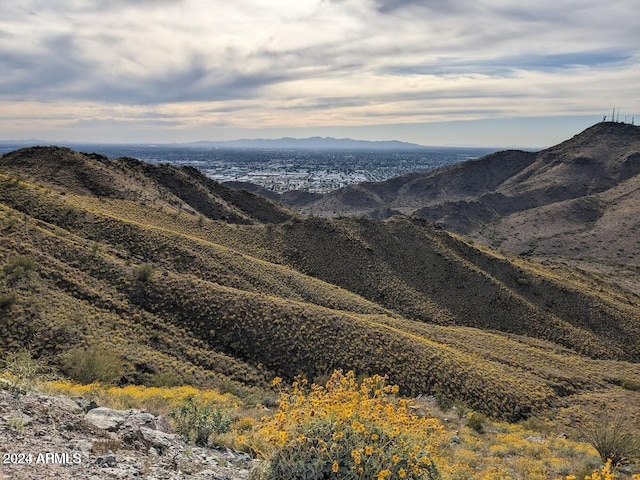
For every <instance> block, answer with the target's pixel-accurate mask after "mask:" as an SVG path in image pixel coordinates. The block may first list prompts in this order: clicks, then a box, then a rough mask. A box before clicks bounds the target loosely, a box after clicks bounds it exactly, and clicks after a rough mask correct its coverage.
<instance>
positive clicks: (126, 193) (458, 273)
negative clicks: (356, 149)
mask: <svg viewBox="0 0 640 480" xmlns="http://www.w3.org/2000/svg"><path fill="white" fill-rule="evenodd" d="M525 156H526V155H525ZM0 235H1V236H2V243H1V244H0V269H1V271H2V273H1V274H0V290H1V292H2V293H1V295H2V297H1V298H0V300H1V302H0V315H1V316H2V321H1V322H0V334H1V336H0V338H1V339H2V340H1V342H2V343H0V347H1V348H2V349H3V350H15V349H18V348H20V347H23V346H25V345H29V346H30V347H31V348H32V349H33V350H34V351H35V352H36V353H37V354H39V355H48V356H49V357H50V359H51V362H52V363H53V364H54V365H57V366H58V367H60V368H63V367H64V365H63V362H62V361H61V358H62V357H61V356H60V355H61V354H63V353H64V352H66V351H68V350H70V349H73V348H77V347H89V348H91V347H93V346H96V345H107V346H108V348H109V349H110V350H111V351H113V352H114V353H116V354H117V355H119V356H121V357H122V358H123V359H124V360H125V365H126V369H125V372H124V373H123V378H122V382H133V383H154V382H160V381H161V379H162V378H167V376H172V377H173V378H178V379H181V380H182V381H187V382H193V383H199V384H207V383H212V384H217V385H220V384H225V383H226V382H231V383H232V384H234V385H236V387H235V388H251V387H252V386H260V385H265V383H266V381H267V380H268V379H269V378H271V377H272V376H273V375H281V376H285V377H287V378H292V377H293V376H295V375H296V374H299V373H303V374H306V375H308V376H310V377H314V376H321V375H324V374H325V373H327V372H330V371H332V370H333V369H334V368H344V369H355V370H356V371H358V372H359V373H363V374H373V373H381V374H387V375H389V377H390V381H392V382H394V383H398V384H399V385H400V386H401V387H402V389H403V391H404V392H405V393H410V394H414V395H415V394H422V393H433V394H436V395H438V396H439V397H442V398H447V399H449V400H451V401H461V402H464V403H466V404H468V405H469V406H471V407H472V408H475V409H477V410H480V411H483V412H485V413H488V414H490V415H493V416H496V417H502V418H507V419H511V420H516V419H519V418H523V417H527V416H529V415H531V414H550V412H553V411H556V412H557V411H558V409H562V408H568V407H571V406H573V407H576V408H577V406H578V405H584V404H589V402H590V400H589V399H590V398H592V396H593V395H600V394H601V395H603V396H606V395H608V394H610V393H615V394H616V395H618V398H619V399H620V400H619V403H620V404H621V405H625V404H627V403H629V404H631V403H633V402H634V401H636V400H637V392H635V391H633V389H628V388H627V389H625V388H622V387H621V386H620V385H627V386H628V385H637V384H640V374H639V373H638V369H637V362H638V360H640V331H639V328H640V326H639V325H638V323H637V318H638V317H639V316H640V310H639V307H638V302H637V299H636V298H634V297H632V296H629V294H627V293H625V292H624V291H617V290H615V289H612V288H609V287H605V286H602V285H600V284H598V283H597V282H596V281H595V280H594V279H592V278H591V277H589V276H587V275H585V274H581V273H579V272H575V271H572V270H568V269H564V270H558V267H555V269H554V268H547V267H545V266H543V265H541V264H539V263H535V262H530V261H527V260H523V259H514V258H507V257H505V256H503V255H500V254H497V253H496V252H493V251H490V250H488V249H485V248H479V247H478V246H476V245H473V244H471V243H469V241H467V240H465V239H463V238H461V237H458V236H455V235H453V234H450V233H448V232H446V231H444V230H439V229H436V228H435V227H433V226H432V225H431V224H430V223H429V222H425V221H423V220H419V219H413V220H410V219H407V218H401V217H398V218H392V219H389V220H386V221H374V220H368V219H349V218H342V219H321V218H306V217H300V216H297V215H295V214H292V213H291V212H289V211H288V210H286V209H285V208H283V207H280V206H279V205H277V204H275V203H273V202H271V201H269V200H267V199H264V198H262V197H259V196H257V195H254V194H250V193H248V192H236V191H234V190H232V189H230V188H228V187H225V186H222V185H220V184H218V183H216V182H214V181H212V180H210V179H207V178H206V177H204V176H203V175H201V174H200V173H199V172H198V171H196V170H194V169H190V168H176V167H171V166H167V165H148V164H145V163H142V162H139V161H137V160H133V159H107V158H105V157H100V156H97V155H95V154H91V155H86V154H81V153H78V152H73V151H71V150H68V149H60V148H55V147H47V148H32V149H24V150H20V151H17V152H12V153H10V154H8V155H6V156H4V157H2V158H0ZM531 359H535V361H531Z"/></svg>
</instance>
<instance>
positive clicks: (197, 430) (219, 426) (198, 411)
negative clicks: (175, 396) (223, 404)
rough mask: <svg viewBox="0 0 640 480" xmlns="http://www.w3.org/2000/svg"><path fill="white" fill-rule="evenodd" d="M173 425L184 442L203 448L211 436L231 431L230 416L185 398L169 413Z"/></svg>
mask: <svg viewBox="0 0 640 480" xmlns="http://www.w3.org/2000/svg"><path fill="white" fill-rule="evenodd" d="M169 416H170V418H171V419H172V420H173V425H174V428H175V430H176V432H178V433H179V434H180V435H182V436H183V437H184V438H185V440H187V441H189V442H192V443H195V444H196V445H200V446H205V445H207V443H208V442H209V437H210V436H211V435H212V434H221V433H226V432H228V431H229V430H230V429H231V416H230V415H229V414H228V413H227V412H224V411H222V410H221V409H220V408H212V407H210V406H209V405H207V404H205V403H201V402H198V401H196V400H195V399H194V397H191V396H190V397H187V398H186V399H185V400H184V401H183V402H182V404H181V405H179V406H177V407H176V408H174V409H172V410H171V412H169Z"/></svg>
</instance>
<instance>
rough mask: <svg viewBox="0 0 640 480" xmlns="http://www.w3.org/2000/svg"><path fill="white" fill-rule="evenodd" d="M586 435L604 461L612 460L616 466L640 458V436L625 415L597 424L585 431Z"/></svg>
mask: <svg viewBox="0 0 640 480" xmlns="http://www.w3.org/2000/svg"><path fill="white" fill-rule="evenodd" d="M585 437H586V439H587V441H588V442H589V443H590V444H591V445H593V448H595V449H596V451H597V452H598V454H599V455H600V458H601V459H602V461H603V462H606V461H607V460H611V464H612V465H613V466H614V467H615V466H618V465H625V464H628V463H631V462H633V461H634V460H637V459H638V458H640V438H638V436H637V435H635V434H634V433H633V432H632V431H631V429H630V427H629V421H628V420H625V419H624V418H623V417H617V418H615V419H614V420H607V421H604V422H603V423H599V424H597V425H595V426H594V427H593V428H592V429H591V431H589V432H586V433H585Z"/></svg>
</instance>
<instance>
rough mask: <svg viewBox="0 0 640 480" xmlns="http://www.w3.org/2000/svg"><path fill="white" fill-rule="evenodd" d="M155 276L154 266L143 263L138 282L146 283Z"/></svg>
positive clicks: (139, 268) (140, 267) (139, 269)
mask: <svg viewBox="0 0 640 480" xmlns="http://www.w3.org/2000/svg"><path fill="white" fill-rule="evenodd" d="M152 276H153V266H152V265H151V264H149V263H143V264H142V265H140V266H139V267H138V275H137V278H138V281H140V282H143V283H146V282H148V281H149V280H151V277H152Z"/></svg>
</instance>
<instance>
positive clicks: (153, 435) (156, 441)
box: [140, 427, 179, 455]
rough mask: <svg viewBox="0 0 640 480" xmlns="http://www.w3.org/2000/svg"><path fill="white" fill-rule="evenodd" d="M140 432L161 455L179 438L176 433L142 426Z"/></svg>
mask: <svg viewBox="0 0 640 480" xmlns="http://www.w3.org/2000/svg"><path fill="white" fill-rule="evenodd" d="M140 434H141V436H142V438H143V439H144V440H145V442H146V443H147V444H148V445H149V446H150V448H154V449H155V450H156V452H158V454H159V455H162V454H163V453H164V452H165V451H166V450H168V449H169V447H171V445H172V444H174V443H175V442H176V441H177V440H178V439H179V435H176V434H174V433H164V432H161V431H160V430H152V429H150V428H146V427H140Z"/></svg>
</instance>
